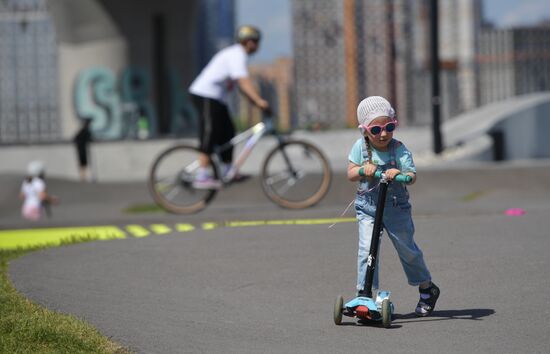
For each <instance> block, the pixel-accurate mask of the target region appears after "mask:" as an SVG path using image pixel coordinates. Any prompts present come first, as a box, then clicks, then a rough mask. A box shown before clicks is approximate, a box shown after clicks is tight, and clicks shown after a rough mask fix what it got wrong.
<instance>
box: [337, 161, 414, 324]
mask: <svg viewBox="0 0 550 354" xmlns="http://www.w3.org/2000/svg"><path fill="white" fill-rule="evenodd" d="M374 177H375V178H380V191H379V194H378V201H377V203H376V214H375V216H374V226H373V230H372V239H371V243H370V250H369V256H368V258H367V274H366V275H365V287H364V289H363V291H362V292H361V294H364V295H365V296H358V297H356V298H355V299H353V300H351V301H349V302H348V303H346V304H345V305H344V298H343V297H342V296H341V295H339V296H338V297H337V298H336V302H335V304H334V323H335V324H336V325H340V324H341V323H342V315H345V316H348V317H357V318H358V319H360V320H368V321H377V322H378V321H381V322H382V326H383V327H384V328H389V327H390V326H391V320H392V313H393V304H392V302H391V301H390V294H391V293H390V292H389V291H385V290H379V291H378V293H377V295H376V299H373V297H372V280H373V278H374V269H375V267H376V260H377V258H378V245H379V244H380V237H381V236H382V217H383V216H384V207H385V204H386V192H387V190H388V185H389V184H390V181H388V180H387V179H386V175H385V174H384V173H382V172H381V171H377V172H376V173H375V174H374ZM411 180H412V177H411V176H408V175H404V174H399V175H397V176H395V178H394V181H395V182H401V183H408V182H410V181H411Z"/></svg>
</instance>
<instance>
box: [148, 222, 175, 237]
mask: <svg viewBox="0 0 550 354" xmlns="http://www.w3.org/2000/svg"><path fill="white" fill-rule="evenodd" d="M151 231H153V232H154V233H156V234H157V235H165V234H169V233H170V232H172V229H171V228H169V227H168V226H166V225H164V224H152V225H151Z"/></svg>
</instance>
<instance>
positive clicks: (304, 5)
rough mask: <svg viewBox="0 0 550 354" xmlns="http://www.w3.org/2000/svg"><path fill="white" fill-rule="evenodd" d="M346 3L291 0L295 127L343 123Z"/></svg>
mask: <svg viewBox="0 0 550 354" xmlns="http://www.w3.org/2000/svg"><path fill="white" fill-rule="evenodd" d="M347 1H348V0H345V1H332V0H317V1H308V0H293V1H292V7H291V9H292V28H293V35H292V40H293V53H294V76H295V93H296V110H297V112H296V115H297V117H298V121H297V125H298V126H300V127H308V126H312V125H323V126H331V127H343V126H345V124H346V112H347V111H346V104H347V100H346V94H345V93H346V88H347V87H348V82H347V80H349V78H350V75H346V65H347V60H348V58H349V59H350V60H354V58H352V57H347V56H346V47H345V42H344V36H343V35H342V34H343V31H344V24H345V19H344V6H345V5H346V3H347Z"/></svg>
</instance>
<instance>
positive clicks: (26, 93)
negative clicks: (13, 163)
mask: <svg viewBox="0 0 550 354" xmlns="http://www.w3.org/2000/svg"><path fill="white" fill-rule="evenodd" d="M46 5H47V3H46V1H45V0H26V1H1V2H0V142H1V143H16V142H21V141H24V142H36V141H54V140H57V139H59V138H60V137H61V135H62V131H61V126H60V118H59V114H58V63H57V47H56V42H55V40H56V35H55V29H54V23H53V20H52V18H51V16H50V14H49V13H48V10H47V7H46Z"/></svg>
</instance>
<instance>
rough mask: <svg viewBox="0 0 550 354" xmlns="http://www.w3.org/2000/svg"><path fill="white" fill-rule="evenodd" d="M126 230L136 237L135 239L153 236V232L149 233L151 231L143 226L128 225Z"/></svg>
mask: <svg viewBox="0 0 550 354" xmlns="http://www.w3.org/2000/svg"><path fill="white" fill-rule="evenodd" d="M126 230H127V231H128V232H129V233H130V234H132V236H134V237H147V236H149V235H150V234H151V232H149V230H147V229H146V228H144V227H143V226H141V225H137V224H134V225H126Z"/></svg>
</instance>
